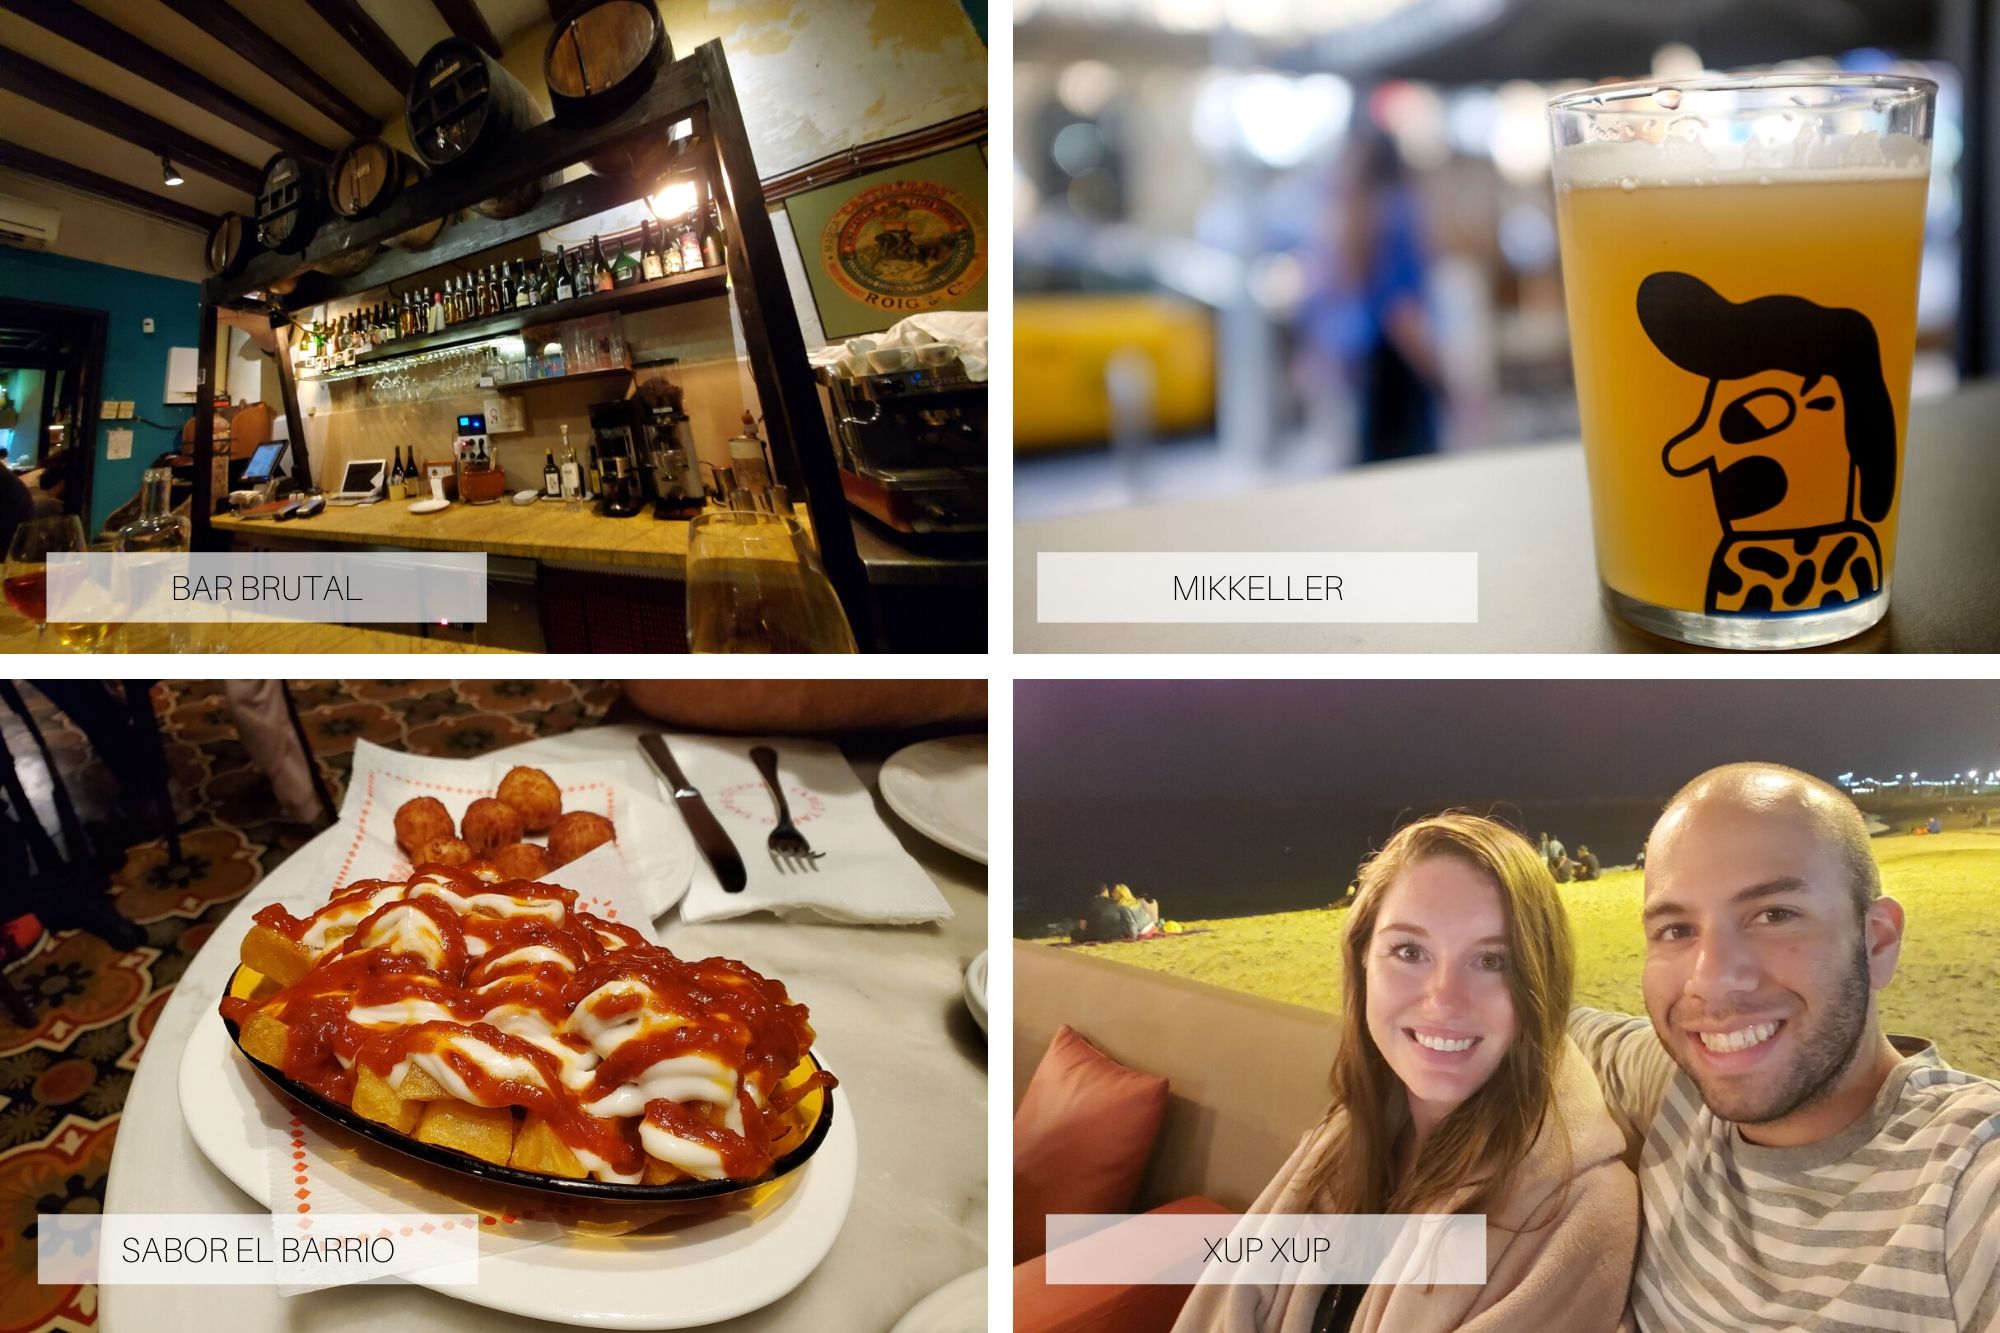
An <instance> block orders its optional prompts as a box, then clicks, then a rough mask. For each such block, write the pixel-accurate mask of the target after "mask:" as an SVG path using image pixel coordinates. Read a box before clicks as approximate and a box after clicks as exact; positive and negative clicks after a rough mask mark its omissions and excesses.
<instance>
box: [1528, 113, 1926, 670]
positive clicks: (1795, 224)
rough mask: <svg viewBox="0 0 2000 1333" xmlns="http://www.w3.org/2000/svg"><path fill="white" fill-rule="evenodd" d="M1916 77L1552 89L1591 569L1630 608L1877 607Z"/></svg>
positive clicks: (1849, 617) (1698, 628)
mask: <svg viewBox="0 0 2000 1333" xmlns="http://www.w3.org/2000/svg"><path fill="white" fill-rule="evenodd" d="M1936 95H1937V86H1936V85H1935V84H1933V83H1930V82H1929V81H1927V80H1924V79H1916V78H1905V77H1900V76H1896V77H1891V76H1879V75H1844V74H1830V75H1815V74H1774V75H1760V76H1753V77H1743V78H1714V79H1693V80H1687V81H1680V82H1672V83H1635V84H1618V85H1613V86H1607V87H1600V88H1588V89H1585V90H1583V91H1581V92H1577V93H1572V94H1569V95H1567V96H1563V97H1559V98H1556V99H1555V100H1554V101H1552V102H1551V103H1550V104H1549V119H1550V123H1551V130H1552V132H1553V135H1554V157H1553V165H1554V174H1555V186H1556V216H1557V226H1558V230H1559V233H1560V236H1561V242H1562V268H1563V286H1564V289H1565V294H1566V298H1567V300H1568V303H1569V330H1570V344H1571V356H1572V358H1573V359H1574V363H1575V368H1576V394H1577V406H1578V409H1579V412H1580V414H1581V418H1582V423H1583V442H1584V457H1585V460H1586V466H1587V468H1588V470H1589V477H1590V503H1591V519H1592V527H1593V529H1594V532H1595V537H1596V546H1597V572H1598V582H1599V584H1600V586H1601V587H1602V589H1603V594H1604V600H1605V602H1606V604H1607V605H1608V606H1609V607H1610V609H1611V610H1612V611H1613V612H1614V613H1616V614H1617V615H1619V616H1621V617H1622V618H1624V619H1625V620H1627V621H1629V622H1631V623H1632V624H1634V625H1637V626H1639V627H1640V628H1642V629H1646V630H1650V631H1651V632H1653V633H1655V634H1659V635H1663V636H1665V637H1667V638H1671V639H1679V640H1682V641H1685V642H1688V643H1697V644H1706V645H1709V646H1713V647H1722V648H1803V647H1810V646H1812V645H1815V644H1824V643H1832V642H1834V641H1836V640H1839V639H1844V638H1847V637H1848V636H1850V635H1853V634H1858V633H1860V632H1861V631H1862V630H1865V629H1867V628H1868V627H1869V626H1871V625H1873V624H1875V623H1876V622H1877V621H1879V620H1880V619H1881V618H1882V616H1883V615H1884V614H1885V613H1886V612H1887V611H1888V609H1889V589H1890V585H1891V582H1892V580H1893V576H1894V573H1895V560H1896V530H1897V526H1898V524H1899V522H1900V520H1901V518H1902V514H1901V506H1900V504H1899V498H1900V495H1901V490H1902V471H1903V436H1904V430H1905V428H1906V426H1907V425H1908V417H1909V402H1910V362H1911V358H1912V356H1913V354H1914V350H1915V344H1916V322H1917V271H1918V266H1919V260H1920V258H1921V255H1922V251H1923V240H1924V197H1925V188H1926V185H1927V182H1928V180H1929V175H1930V140H1931V119H1932V112H1933V107H1934V102H1935V99H1936Z"/></svg>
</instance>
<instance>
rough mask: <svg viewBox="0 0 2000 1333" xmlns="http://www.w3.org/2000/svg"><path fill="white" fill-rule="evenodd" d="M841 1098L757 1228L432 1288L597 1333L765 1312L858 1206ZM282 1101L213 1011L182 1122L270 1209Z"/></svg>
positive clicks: (591, 1254)
mask: <svg viewBox="0 0 2000 1333" xmlns="http://www.w3.org/2000/svg"><path fill="white" fill-rule="evenodd" d="M829 1063H832V1061H831V1058H830V1057H829ZM834 1067H835V1068H836V1069H838V1065H834ZM829 1095H831V1096H832V1097H834V1098H835V1104H834V1108H833V1109H834V1117H833V1124H832V1125H830V1126H828V1127H827V1134H826V1141H825V1142H823V1143H822V1144H820V1148H819V1151H818V1152H817V1153H814V1154H813V1158H812V1160H811V1161H810V1162H807V1163H806V1164H805V1165H804V1166H803V1167H801V1168H799V1170H798V1172H797V1173H796V1174H795V1175H794V1177H793V1179H794V1181H795V1182H796V1183H795V1184H794V1186H793V1188H792V1189H790V1190H789V1191H787V1192H785V1193H784V1194H783V1196H782V1197H780V1198H779V1199H778V1200H777V1201H776V1202H775V1203H773V1204H771V1205H769V1208H768V1211H766V1212H764V1213H763V1215H762V1216H760V1217H756V1218H753V1219H749V1220H748V1221H747V1224H746V1219H743V1218H740V1217H724V1218H718V1219H716V1220H714V1221H713V1222H709V1223H700V1224H696V1225H694V1226H691V1227H689V1228H687V1229H686V1230H685V1231H682V1232H679V1233H676V1234H664V1235H645V1236H637V1237H628V1238H625V1239H621V1240H616V1241H606V1240H604V1239H602V1238H594V1239H592V1240H591V1241H590V1242H589V1243H588V1244H587V1245H570V1244H565V1243H563V1242H560V1241H557V1242H551V1243H550V1244H547V1245H535V1246H529V1247H526V1248H523V1249H517V1250H510V1251H508V1252H506V1253H503V1254H497V1255H493V1256H490V1257H489V1256H482V1257H481V1259H480V1261H479V1281H478V1282H477V1283H476V1284H473V1285H469V1286H439V1287H433V1288H432V1290H434V1291H436V1292H438V1293H439V1294H440V1295H444V1296H451V1297H455V1298H456V1299H458V1300H462V1301H469V1302H471V1303H472V1304H474V1305H483V1306H486V1307H487V1308H488V1309H493V1310H504V1311H506V1312H508V1313H509V1314H518V1315H527V1316H529V1317H531V1318H535V1319H547V1320H551V1321H553V1322H556V1323H561V1324H573V1325H582V1326H585V1327H589V1328H624V1329H656V1328H698V1327H700V1326H702V1325H704V1324H713V1323H718V1322H720V1321H721V1320H724V1319H734V1318H735V1317H737V1316H738V1315H742V1314H747V1313H749V1312H750V1311H752V1310H757V1309H761V1308H763V1307H764V1306H766V1305H769V1304H770V1303H771V1302H772V1301H775V1300H777V1299H778V1298H779V1297H780V1296H783V1295H784V1294H785V1293H786V1292H789V1291H790V1290H792V1288H794V1287H796V1286H798V1285H799V1283H801V1282H803V1281H805V1279H806V1275H807V1274H808V1273H811V1272H812V1270H813V1269H815V1268H817V1267H818V1266H819V1263H820V1260H822V1259H824V1258H826V1253H827V1251H828V1250H830V1249H832V1248H833V1242H834V1238H835V1237H836V1236H838V1235H839V1234H840V1228H841V1224H842V1223H843V1222H845V1221H846V1220H847V1210H848V1207H849V1205H850V1204H851V1203H852V1202H853V1200H854V1174H855V1162H856V1151H855V1135H854V1117H853V1104H852V1103H851V1102H850V1101H849V1100H848V1099H847V1098H846V1097H845V1096H843V1095H842V1094H841V1092H840V1091H839V1090H838V1089H836V1090H834V1091H833V1092H832V1093H831V1094H829ZM277 1097H278V1094H277V1092H276V1091H275V1090H274V1089H272V1088H271V1086H270V1085H269V1084H267V1083H265V1082H264V1080H263V1079H262V1078H261V1077H260V1076H259V1075H258V1074H257V1073H256V1072H255V1071H253V1070H252V1069H251V1068H250V1063H249V1061H248V1060H246V1059H244V1058H243V1056H242V1054H241V1053H239V1052H238V1051H237V1050H236V1049H235V1048H234V1046H233V1045H232V1044H231V1042H230V1040H229V1033H228V1032H227V1031H226V1030H225V1029H224V1028H223V1026H222V1017H221V1015H219V1014H216V1013H214V1012H210V1013H208V1014H206V1015H204V1016H203V1017H202V1018H201V1020H200V1021H199V1022H197V1023H196V1024H195V1029H194V1035H193V1036H191V1037H189V1038H188V1044H187V1049H186V1051H185V1052H184V1053H183V1054H182V1056H181V1067H180V1099H181V1115H182V1117H183V1118H184V1119H185V1120H186V1121H187V1126H188V1132H189V1133H191V1134H192V1135H193V1136H194V1141H195V1143H196V1145H198V1146H199V1147H200V1148H201V1151H202V1155H203V1156H205V1157H207V1158H208V1160H209V1161H211V1162H213V1163H215V1165H216V1168H217V1169H218V1170H220V1171H221V1172H222V1174H223V1175H225V1176H228V1177H229V1179H230V1180H231V1181H232V1182H234V1183H235V1185H236V1186H237V1188H239V1189H241V1190H242V1191H243V1192H244V1193H246V1194H248V1195H249V1196H250V1197H251V1198H253V1199H255V1200H256V1201H257V1202H258V1203H261V1204H263V1205H264V1206H265V1207H266V1208H268V1207H270V1206H271V1187H270V1176H269V1173H268V1171H267V1170H266V1165H265V1160H264V1149H263V1147H262V1146H261V1145H263V1144H264V1143H265V1142H266V1140H267V1139H268V1137H269V1133H270V1131H269V1130H268V1129H267V1128H266V1127H265V1125H264V1117H263V1112H262V1109H261V1108H262V1105H263V1099H276V1098H277Z"/></svg>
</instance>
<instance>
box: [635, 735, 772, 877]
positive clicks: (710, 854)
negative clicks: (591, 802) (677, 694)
mask: <svg viewBox="0 0 2000 1333" xmlns="http://www.w3.org/2000/svg"><path fill="white" fill-rule="evenodd" d="M639 748H640V749H641V750H643V751H645V754H646V758H647V759H649V760H651V761H652V764H653V768H654V769H655V770H656V771H657V772H658V773H659V775H660V776H661V777H663V778H665V779H666V780H667V785H668V786H669V787H671V788H673V793H674V805H675V806H677V807H678V808H679V809H680V812H681V818H682V819H685V820H686V821H687V826H688V832H690V833H692V834H694V841H695V845H696V846H697V847H700V848H701V854H702V855H703V856H705V857H707V858H708V864H709V867H710V868H711V869H713V870H714V871H715V877H716V878H717V879H719V880H721V881H722V891H723V892H724V893H741V892H743V886H744V885H745V884H746V883H748V882H749V876H748V875H746V874H745V873H744V871H743V858H742V857H740V856H738V855H737V854H736V846H735V844H734V843H732V842H730V841H729V835H728V834H727V833H724V832H723V831H722V825H720V824H718V823H716V822H715V812H714V811H712V810H710V809H709V808H708V802H706V801H704V800H702V798H701V792H700V791H699V790H698V789H697V788H696V787H695V785H694V784H693V783H692V782H689V781H688V780H687V774H685V773H683V772H681V766H680V765H679V764H677V763H675V762H674V756H673V753H672V752H671V751H670V750H668V749H667V741H666V737H664V736H658V735H653V736H641V737H640V738H639Z"/></svg>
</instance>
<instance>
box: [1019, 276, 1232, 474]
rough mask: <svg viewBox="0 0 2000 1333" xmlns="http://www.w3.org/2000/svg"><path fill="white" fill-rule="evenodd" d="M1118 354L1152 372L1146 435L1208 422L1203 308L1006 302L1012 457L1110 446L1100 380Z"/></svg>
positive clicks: (1120, 299) (1097, 301)
mask: <svg viewBox="0 0 2000 1333" xmlns="http://www.w3.org/2000/svg"><path fill="white" fill-rule="evenodd" d="M1127 350H1130V351H1133V352H1136V353H1138V354H1139V355H1140V356H1142V357H1144V358H1145V360H1146V362H1147V364H1148V365H1150V366H1151V368H1152V372H1153V423H1152V424H1153V429H1154V431H1155V432H1157V433H1158V434H1161V435H1173V434H1179V433H1182V432H1186V431H1193V430H1200V429H1203V428H1204V427H1207V426H1208V425H1209V424H1210V423H1211V422H1213V421H1214V419H1215V329H1214V324H1213V322H1212V320H1211V318H1210V315H1209V312H1208V311H1207V309H1205V308H1204V307H1202V306H1199V305H1196V304H1194V303H1193V302H1191V301H1186V300H1182V299H1180V298H1178V297H1173V296H1167V295H1163V294H1160V293H1153V292H1135V293H1106V294H1102V295H1061V296H1021V297H1016V298H1015V301H1014V451H1015V452H1016V453H1025V452H1028V451H1031V450H1035V449H1049V448H1056V447H1059V446H1062V445H1075V444H1091V443H1102V442H1104V441H1106V440H1108V439H1110V437H1111V400H1110V395H1109V393H1108V392H1107V390H1106V388H1105V371H1106V369H1107V367H1108V366H1109V365H1110V363H1111V360H1112V358H1113V357H1114V356H1116V355H1117V354H1118V353H1120V352H1123V351H1127Z"/></svg>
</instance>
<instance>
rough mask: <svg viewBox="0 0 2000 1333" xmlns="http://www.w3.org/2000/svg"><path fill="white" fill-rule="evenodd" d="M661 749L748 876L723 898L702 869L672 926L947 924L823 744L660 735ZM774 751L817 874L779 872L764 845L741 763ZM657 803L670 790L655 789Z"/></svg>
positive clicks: (759, 781) (753, 771) (768, 808)
mask: <svg viewBox="0 0 2000 1333" xmlns="http://www.w3.org/2000/svg"><path fill="white" fill-rule="evenodd" d="M666 739H667V747H668V748H669V749H671V750H672V751H673V753H674V758H675V760H677V761H678V762H679V764H680V766H681V770H682V771H683V772H685V773H686V774H687V777H688V781H690V782H692V783H693V784H694V785H695V786H696V787H697V788H699V789H700V790H701V794H702V798H703V799H704V800H705V801H707V803H708V808H709V809H710V810H712V811H713V812H714V813H715V818H716V822H717V823H719V824H721V825H722V831H723V832H725V833H727V834H728V835H729V840H730V841H731V842H732V843H734V844H735V845H736V852H737V855H739V856H741V857H742V858H743V867H744V869H745V870H746V871H747V872H749V882H748V883H747V884H746V885H745V886H744V888H743V891H742V892H741V893H724V892H723V891H722V885H721V883H720V882H719V881H717V879H716V878H715V872H714V871H713V870H711V869H710V868H709V865H708V862H707V861H706V860H703V861H701V862H700V863H699V864H697V865H696V866H695V871H694V881H693V883H692V884H690V885H689V887H688V895H687V897H686V898H685V899H684V900H682V902H681V918H682V920H685V921H690V922H697V923H699V922H703V921H721V920H725V919H727V918H729V917H735V916H747V915H749V914H750V913H752V912H773V913H776V914H777V915H779V916H794V915H799V916H817V917H821V918H823V919H825V920H828V921H836V922H840V923H843V924H847V925H899V926H901V925H914V924H916V923H918V922H923V921H947V920H950V919H951V915H952V912H951V906H950V905H949V904H948V903H946V902H945V900H944V895H943V894H941V893H939V892H938V891H937V886H936V885H935V884H932V883H931V879H930V876H929V875H927V874H925V873H924V869H923V867H922V866H920V865H918V864H917V863H916V862H915V861H914V860H912V859H911V857H910V854H909V853H908V852H906V851H904V850H903V845H902V844H901V843H899V842H897V841H896V835H895V834H893V833H891V832H890V831H889V829H888V827H887V826H886V825H885V824H883V822H882V820H881V817H880V816H879V815H877V814H876V813H875V798H874V797H872V796H871V795H869V793H868V788H867V787H866V786H865V785H863V783H862V781H861V779H860V778H859V777H857V776H855V773H854V770H853V768H851V767H849V765H848V762H847V760H846V758H845V757H844V756H843V755H842V754H841V753H840V749H839V747H838V746H834V745H829V744H827V743H825V742H823V741H802V740H788V739H782V738H776V739H763V738H759V737H754V736H731V737H726V738H725V737H720V736H689V735H678V734H673V733H668V734H667V738H666ZM759 745H768V746H770V747H771V748H772V749H774V750H776V751H777V752H778V776H779V778H780V779H782V781H783V784H784V788H785V800H786V802H787V804H789V805H790V806H791V811H792V823H793V824H795V825H797V826H798V830H799V832H800V834H802V835H803V836H804V837H805V839H806V841H807V842H810V843H811V844H812V848H813V850H814V851H816V852H824V853H826V855H825V856H823V857H822V858H820V860H819V862H818V868H817V869H814V870H805V871H797V872H794V873H790V874H785V873H781V872H780V871H779V870H778V868H777V867H776V866H775V865H774V864H773V863H772V861H771V856H770V852H769V849H768V847H767V844H766V839H768V838H769V837H770V836H771V830H772V829H773V828H774V827H776V826H777V822H778V818H777V811H776V808H775V807H774V806H773V805H772V804H771V793H770V791H769V790H768V789H767V788H766V787H765V786H764V779H763V778H762V777H761V776H759V775H758V772H757V766H756V765H755V764H753V763H751V762H750V751H751V750H752V749H753V748H754V747H756V746H759ZM660 791H661V797H662V799H663V800H667V801H671V800H672V799H673V792H672V789H671V788H669V787H668V786H667V785H666V784H665V783H664V782H663V783H662V784H661V786H660Z"/></svg>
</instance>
